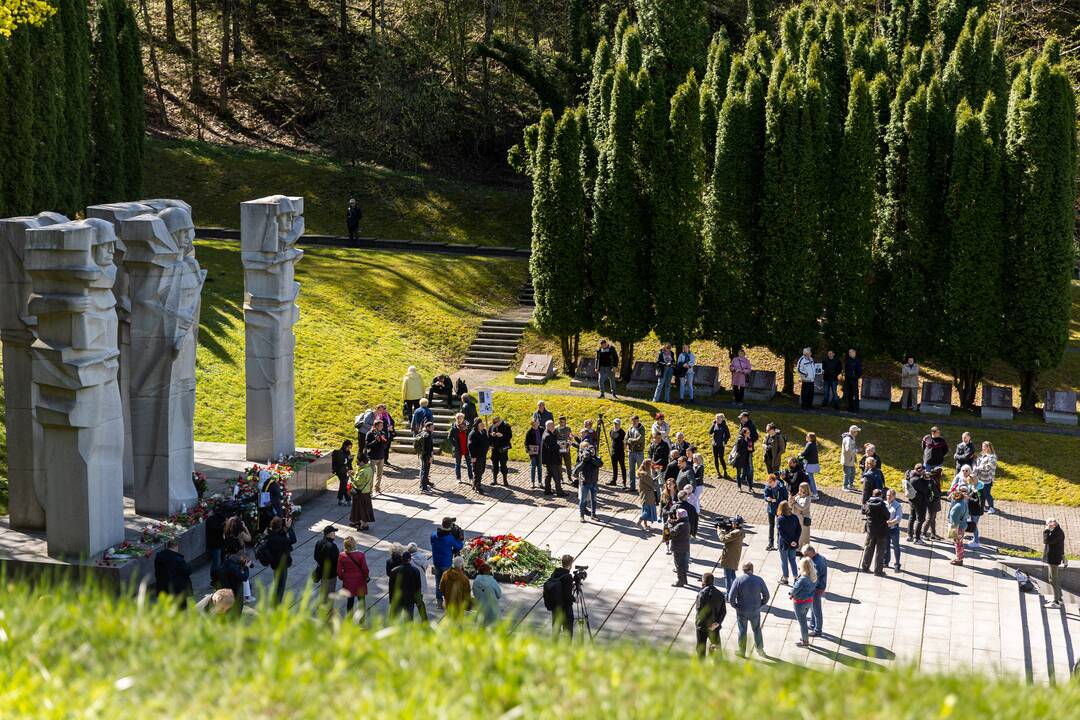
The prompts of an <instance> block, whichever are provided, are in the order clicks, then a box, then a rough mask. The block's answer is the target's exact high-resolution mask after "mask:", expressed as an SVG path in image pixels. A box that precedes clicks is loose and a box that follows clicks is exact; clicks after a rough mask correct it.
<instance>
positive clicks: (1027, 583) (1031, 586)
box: [1013, 570, 1035, 593]
mask: <svg viewBox="0 0 1080 720" xmlns="http://www.w3.org/2000/svg"><path fill="white" fill-rule="evenodd" d="M1013 577H1015V578H1016V583H1017V584H1018V585H1019V586H1020V592H1025V593H1028V592H1035V583H1033V582H1031V578H1030V577H1028V576H1027V574H1026V573H1024V571H1022V570H1016V571H1014V572H1013Z"/></svg>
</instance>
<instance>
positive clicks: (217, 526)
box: [206, 505, 229, 587]
mask: <svg viewBox="0 0 1080 720" xmlns="http://www.w3.org/2000/svg"><path fill="white" fill-rule="evenodd" d="M228 518H229V513H228V512H227V511H226V510H225V508H223V507H222V506H220V505H216V506H215V507H214V510H213V511H212V512H211V513H210V516H209V517H208V518H206V553H207V554H208V555H209V556H210V577H211V579H214V580H216V579H217V572H218V570H220V569H221V566H222V564H223V561H224V557H223V556H222V552H221V548H222V545H223V544H224V542H225V535H224V530H225V521H226V520H227V519H228ZM215 587H216V586H215Z"/></svg>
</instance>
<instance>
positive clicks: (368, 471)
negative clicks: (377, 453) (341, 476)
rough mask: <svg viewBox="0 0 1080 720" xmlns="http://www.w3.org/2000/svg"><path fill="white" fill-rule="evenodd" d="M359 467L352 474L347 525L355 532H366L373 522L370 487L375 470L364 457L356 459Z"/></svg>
mask: <svg viewBox="0 0 1080 720" xmlns="http://www.w3.org/2000/svg"><path fill="white" fill-rule="evenodd" d="M356 462H357V464H358V465H359V466H360V467H358V468H357V469H356V470H355V471H354V472H353V479H352V509H351V510H350V511H349V524H351V525H352V526H353V527H355V528H356V529H357V530H367V529H368V526H369V524H370V523H373V522H375V509H374V508H373V507H372V506H371V485H372V481H373V479H374V476H375V469H374V468H373V467H372V466H371V463H369V462H368V459H367V456H366V455H361V456H360V457H358V458H357V459H356Z"/></svg>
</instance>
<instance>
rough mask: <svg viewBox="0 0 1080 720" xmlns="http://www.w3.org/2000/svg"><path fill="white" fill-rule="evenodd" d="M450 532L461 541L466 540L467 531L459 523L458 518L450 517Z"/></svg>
mask: <svg viewBox="0 0 1080 720" xmlns="http://www.w3.org/2000/svg"><path fill="white" fill-rule="evenodd" d="M450 534H451V535H453V536H454V537H455V538H457V539H458V540H459V541H460V542H465V531H464V530H462V529H461V526H460V525H458V524H457V518H456V517H455V518H450Z"/></svg>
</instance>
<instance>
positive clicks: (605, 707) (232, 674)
mask: <svg viewBox="0 0 1080 720" xmlns="http://www.w3.org/2000/svg"><path fill="white" fill-rule="evenodd" d="M74 593H75V594H73V591H70V590H67V589H63V590H53V591H50V590H49V589H47V588H40V587H39V588H35V589H33V590H30V589H28V588H26V587H24V586H21V585H18V586H9V587H8V588H5V607H4V614H3V616H2V617H0V631H2V632H0V638H2V639H3V642H0V671H2V672H3V673H4V676H5V677H7V678H8V681H7V682H5V683H4V684H3V685H2V686H0V707H2V708H4V715H5V716H6V717H9V718H91V717H93V718H105V719H109V718H127V717H134V716H138V717H155V716H156V717H169V718H177V719H178V720H179V719H186V718H198V719H200V720H201V719H202V718H207V717H223V716H226V715H232V714H234V713H235V712H236V709H237V708H243V714H244V715H245V716H246V717H277V718H324V717H327V716H330V715H339V714H342V713H347V714H348V715H349V716H355V717H383V718H389V717H394V718H431V717H452V718H460V719H462V720H464V719H466V718H499V717H502V718H564V719H565V718H596V717H599V716H601V715H603V716H607V717H613V718H614V717H617V718H654V717H657V713H658V712H661V713H662V715H663V716H665V717H672V718H689V717H760V716H762V713H763V712H765V713H767V714H768V716H769V717H815V718H822V719H825V718H843V717H857V718H865V719H866V720H877V719H885V718H890V719H891V718H949V717H959V718H977V717H994V718H997V720H1014V719H1015V720H1020V719H1022V718H1023V719H1026V718H1032V717H1035V718H1067V717H1072V711H1071V710H1070V709H1069V708H1070V707H1075V704H1076V703H1077V702H1078V701H1080V686H1077V685H1076V684H1065V685H1062V686H1059V687H1056V688H1046V687H1029V686H1026V685H1024V684H1021V683H1020V682H1019V681H1015V680H997V679H994V678H990V677H984V676H971V675H942V674H919V673H917V672H915V671H912V670H909V669H896V670H893V669H890V671H889V672H887V673H885V672H869V671H860V670H849V671H843V672H837V673H833V674H828V675H823V674H818V673H809V672H808V671H807V670H806V669H805V668H802V667H798V666H795V665H790V664H787V663H782V662H765V661H753V662H736V661H719V662H707V663H702V662H698V661H697V660H695V659H693V658H690V657H687V656H685V655H683V654H681V653H671V654H667V655H662V656H658V655H657V653H656V651H655V649H653V648H650V647H645V646H635V645H629V644H620V645H608V644H599V645H577V646H574V647H569V646H567V645H564V644H555V643H553V642H552V641H550V640H549V639H547V638H542V637H537V636H532V635H527V634H522V633H514V634H513V635H507V634H505V633H504V632H501V631H486V632H485V631H478V630H475V629H473V628H472V627H465V628H461V627H455V626H453V625H452V624H451V623H441V624H440V625H438V626H437V628H436V629H434V630H433V631H432V630H426V629H422V628H421V627H419V626H411V627H388V628H384V629H380V630H377V631H365V630H362V629H359V628H357V627H356V626H353V625H345V626H342V627H340V628H337V629H336V630H331V629H330V628H327V627H326V626H325V625H324V624H322V623H316V622H312V621H311V620H310V618H309V616H308V614H307V613H300V614H291V615H290V614H287V613H285V612H273V613H268V614H263V615H260V616H258V617H255V618H252V619H251V620H250V621H249V622H240V623H237V622H233V621H230V620H221V619H219V618H214V617H208V616H203V615H198V614H195V613H194V612H185V611H178V610H176V609H175V608H174V607H173V606H172V605H171V604H166V605H162V604H146V603H140V602H138V601H137V600H135V599H131V598H128V597H120V598H117V597H114V596H112V595H102V594H98V593H94V592H93V591H89V590H78V591H74ZM210 668H213V670H212V671H209V672H208V669H210ZM661 668H662V671H658V670H660V669H661ZM913 688H918V690H917V691H916V692H913ZM1020 699H1022V701H1019V702H1018V700H1020Z"/></svg>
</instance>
